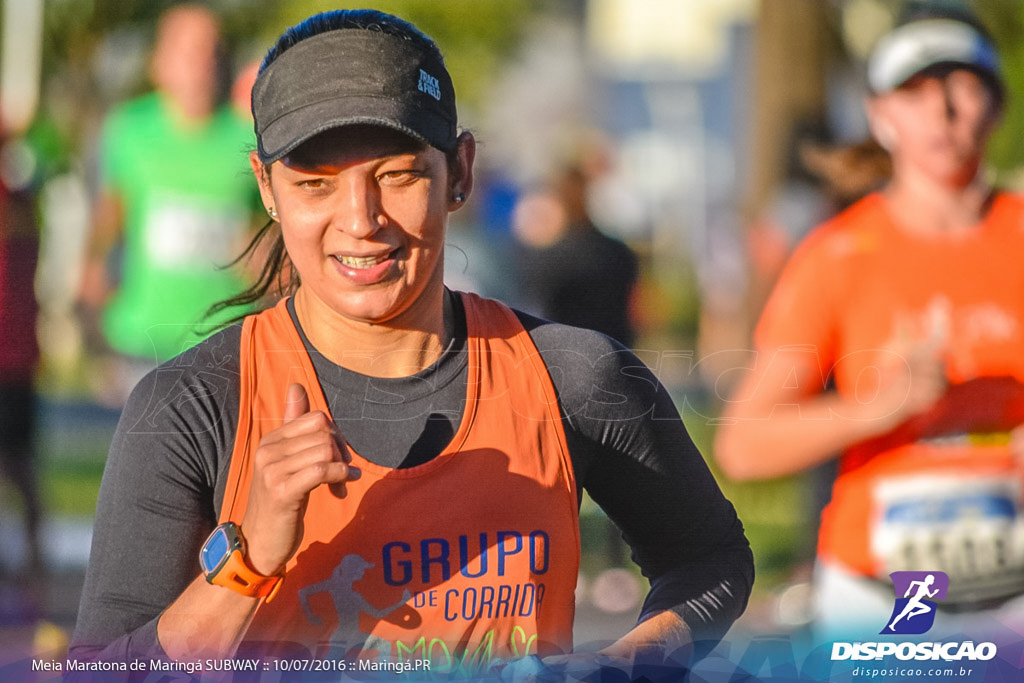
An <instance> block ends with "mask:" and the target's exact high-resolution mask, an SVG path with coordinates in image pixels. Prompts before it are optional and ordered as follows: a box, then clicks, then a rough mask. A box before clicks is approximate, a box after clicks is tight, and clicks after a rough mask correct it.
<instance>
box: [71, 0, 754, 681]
mask: <svg viewBox="0 0 1024 683" xmlns="http://www.w3.org/2000/svg"><path fill="white" fill-rule="evenodd" d="M253 114H254V118H255V122H256V123H255V125H256V130H257V131H258V133H257V151H254V152H253V153H252V155H251V157H250V160H251V164H252V171H253V173H254V174H255V176H256V178H257V179H258V180H259V183H260V190H261V196H262V198H263V201H264V206H265V207H266V210H267V213H268V215H269V216H270V217H271V221H270V222H269V223H268V224H267V225H266V227H265V229H264V231H263V232H261V233H260V234H259V235H258V236H257V238H256V239H255V240H254V242H253V243H252V244H251V245H250V248H255V245H256V244H258V243H259V242H260V240H261V239H262V238H266V240H267V241H269V242H270V243H271V244H272V247H271V248H269V249H268V251H267V253H268V254H269V260H268V261H267V263H266V268H265V270H264V271H263V273H262V278H261V279H260V280H259V281H258V282H257V283H256V284H255V285H254V286H253V287H252V288H250V289H249V290H247V291H246V292H244V293H243V294H242V295H240V298H242V299H243V300H246V301H248V302H250V303H257V302H264V301H265V300H266V297H265V295H266V293H267V292H268V291H271V290H278V289H279V290H281V291H282V293H283V294H285V295H287V296H285V298H283V299H282V300H281V301H280V302H279V303H277V304H276V305H274V306H272V307H271V308H269V309H266V310H264V311H262V312H260V313H258V314H254V315H250V316H247V317H246V318H245V319H244V321H243V322H242V323H241V324H236V325H232V326H228V327H226V328H225V329H223V330H222V331H219V332H217V333H216V334H215V335H214V336H213V337H210V338H209V339H207V340H204V341H203V342H201V343H200V344H199V345H198V346H197V347H195V348H194V349H193V350H192V351H190V362H189V363H180V364H178V365H175V370H177V371H176V372H161V371H159V370H158V371H155V372H151V373H149V374H148V375H147V376H146V377H145V378H144V379H143V381H142V382H141V383H140V385H139V386H138V387H137V389H136V390H135V391H134V392H133V393H132V397H131V399H130V400H129V401H128V403H127V405H126V406H125V410H124V413H123V415H122V418H121V421H120V423H119V426H118V430H117V433H116V434H115V436H114V439H113V442H112V445H111V451H110V456H109V459H108V464H107V468H106V470H105V473H104V481H103V485H102V487H101V494H100V500H99V503H98V506H97V515H96V525H95V531H94V534H93V539H92V542H93V545H92V554H91V557H90V564H89V569H88V573H87V576H86V581H85V587H84V589H83V595H82V602H81V608H80V610H79V616H78V623H77V626H76V630H75V636H74V642H73V643H72V646H71V650H70V656H71V657H73V658H77V659H83V660H97V659H98V660H107V661H116V662H125V661H132V660H135V659H143V660H146V661H149V660H150V659H153V658H162V659H170V660H183V661H192V660H195V659H197V658H199V657H205V656H218V657H220V656H227V655H230V654H233V653H234V652H235V651H236V648H237V647H239V643H240V642H242V641H243V640H244V641H246V644H247V646H251V647H253V648H255V649H256V650H257V651H261V650H262V652H263V653H264V654H279V655H283V656H289V657H290V656H294V653H296V651H297V650H296V648H300V649H301V651H304V652H306V655H304V656H309V654H311V653H312V654H315V655H316V656H318V657H319V656H323V655H324V653H327V654H329V655H330V658H331V659H334V660H340V659H341V658H342V657H343V656H345V655H348V656H350V657H353V659H350V660H349V661H352V662H354V661H355V660H354V658H355V657H359V658H361V659H369V660H377V661H384V662H389V661H390V662H394V661H402V660H403V659H404V660H405V661H408V660H409V659H410V658H413V657H415V658H422V657H430V658H432V659H434V661H435V669H436V670H439V671H438V673H454V674H456V675H466V676H473V675H476V674H479V673H481V672H483V671H485V670H488V669H490V670H492V672H493V670H494V669H496V668H499V667H504V666H506V665H508V664H509V662H510V660H516V661H519V662H520V664H519V665H518V666H522V667H525V671H524V673H526V674H529V673H531V671H534V672H535V671H536V670H531V669H530V667H532V666H534V665H539V663H538V660H537V656H548V655H551V656H552V657H564V656H565V655H566V654H569V653H571V654H572V656H573V657H574V659H573V660H572V661H571V662H566V661H565V659H564V658H563V659H554V660H547V661H546V662H545V665H546V666H550V667H560V666H567V665H573V664H581V665H583V666H589V667H594V666H596V665H598V664H600V663H601V662H604V661H608V660H610V659H612V660H614V661H615V662H619V663H624V664H625V665H627V666H629V665H631V663H641V662H643V663H651V664H654V665H657V666H659V667H660V666H663V661H664V660H665V659H666V658H668V659H669V660H670V661H669V663H668V664H664V666H672V667H674V668H675V670H676V671H679V667H680V666H685V664H686V661H687V660H688V658H689V656H690V655H691V654H692V652H693V651H694V649H698V650H699V648H698V647H697V646H695V642H701V644H703V645H706V644H707V643H708V642H716V641H717V640H718V639H719V638H721V636H722V635H723V634H724V633H725V632H726V630H728V628H729V627H730V626H731V624H732V623H733V621H734V620H735V619H736V618H737V617H738V616H739V615H740V613H742V611H743V609H744V607H745V605H746V600H747V597H748V595H749V590H750V586H751V583H752V580H753V576H752V558H751V555H750V549H749V545H748V543H747V541H746V538H745V536H744V533H743V529H742V524H741V523H740V521H739V520H738V518H737V517H736V514H735V510H734V509H733V507H732V505H731V504H730V503H729V501H728V500H727V499H726V498H725V497H724V496H723V495H722V493H721V491H720V490H719V488H718V486H717V483H716V482H715V481H714V479H713V478H712V476H711V474H710V472H709V470H708V468H707V466H706V464H705V462H704V460H703V458H702V457H701V454H700V453H699V451H698V450H697V449H696V447H695V446H694V445H693V443H692V441H691V440H690V438H689V435H688V434H687V432H686V429H685V426H684V425H683V423H682V420H680V418H679V415H678V412H677V411H676V409H675V406H674V405H673V404H672V402H671V399H670V398H669V397H668V395H667V392H666V391H664V389H663V388H661V386H660V384H659V383H658V381H657V379H656V378H655V377H654V376H653V374H652V373H651V372H650V370H649V369H647V368H646V367H644V366H643V364H642V363H641V362H640V361H639V360H638V359H637V358H636V357H635V356H634V355H633V354H631V353H629V352H628V351H626V350H625V349H623V348H622V347H621V345H619V344H617V343H615V342H614V341H613V340H611V339H609V338H608V337H605V336H603V335H600V334H598V333H595V332H592V331H589V330H581V329H578V328H573V327H569V326H566V325H559V324H554V323H550V322H548V321H544V320H539V319H537V318H534V317H532V316H528V315H526V314H522V313H519V312H516V311H513V310H511V309H509V308H507V307H506V306H504V305H503V304H501V303H499V302H497V301H494V300H486V299H482V298H481V297H479V296H477V295H473V294H466V293H460V292H455V291H452V290H450V289H448V288H447V287H446V286H445V284H444V281H443V272H444V260H445V248H446V234H447V227H448V223H449V217H450V215H451V214H452V213H454V212H456V211H461V210H463V208H464V207H465V204H466V201H467V200H468V198H469V197H470V195H471V193H472V191H473V188H474V175H473V163H474V159H475V156H476V142H475V138H474V137H473V135H472V134H471V133H469V132H467V131H460V128H459V122H458V113H457V107H456V97H455V91H454V85H453V84H452V82H451V79H450V76H449V74H448V71H447V68H446V66H445V62H444V58H443V56H442V55H441V52H440V50H439V48H438V47H437V45H436V44H435V43H434V42H433V41H432V40H431V39H430V38H428V37H427V36H425V35H424V34H422V33H421V32H420V31H419V30H418V29H417V28H416V27H414V26H412V25H411V24H408V23H407V22H405V21H403V20H401V19H399V18H398V17H395V16H392V15H388V14H384V13H381V12H377V11H373V10H336V11H333V12H325V13H322V14H318V15H314V16H313V17H310V18H309V19H307V20H305V21H304V22H302V23H300V24H299V25H297V26H294V27H292V28H290V29H288V30H287V31H286V32H285V33H284V34H283V35H282V36H281V38H279V40H278V42H277V43H276V44H275V45H274V46H273V47H272V48H271V49H270V51H268V53H267V56H266V59H265V60H264V62H263V65H262V67H261V70H260V74H259V76H258V78H257V80H256V84H255V86H254V89H253ZM236 300H237V298H236ZM171 362H172V363H173V362H174V361H171ZM165 367H166V366H165ZM594 386H601V387H602V388H604V389H606V390H607V391H609V392H614V393H616V394H617V395H618V396H621V397H622V399H623V400H621V401H616V402H613V403H598V402H595V401H592V400H591V390H592V387H594ZM185 396H187V397H188V400H174V401H166V400H164V399H165V397H185ZM584 488H585V489H586V490H587V491H588V492H589V493H590V494H591V495H592V496H593V498H594V500H595V501H597V502H599V503H600V504H601V505H602V506H604V507H605V509H606V510H607V511H608V514H609V516H611V517H612V518H613V519H615V520H616V522H617V523H619V524H620V526H621V527H622V528H623V531H624V532H626V534H627V536H628V538H629V540H630V545H631V549H632V550H633V552H634V556H635V557H636V559H637V562H638V564H639V565H640V566H641V567H642V568H643V569H644V572H645V575H646V576H647V577H648V578H649V580H650V582H651V587H650V591H649V593H648V595H647V598H646V600H645V602H644V605H643V607H642V610H641V612H640V615H639V619H638V621H637V623H636V624H635V625H634V626H633V627H632V628H631V629H630V630H629V631H628V632H627V633H625V634H622V635H621V637H619V636H618V635H617V636H616V640H614V642H612V643H610V644H609V643H602V644H601V645H600V647H601V648H602V649H601V651H600V652H594V651H589V652H588V651H586V648H581V649H583V650H584V651H582V652H575V651H574V649H573V648H574V644H573V642H572V641H573V620H574V615H575V585H576V580H577V577H578V575H579V574H578V573H579V563H580V545H579V544H580V529H579V518H578V514H579V504H580V496H581V493H580V492H581V491H582V490H583V489H584ZM541 586H543V588H541ZM513 588H514V591H515V596H517V597H514V598H513ZM541 593H542V594H543V597H542V598H541ZM541 601H542V602H543V610H541ZM516 603H518V605H519V606H518V608H513V609H510V607H511V605H513V604H516ZM502 605H505V608H504V609H503V608H502ZM594 649H596V648H594ZM243 651H244V650H243ZM413 653H414V654H413ZM527 655H534V656H530V657H528V656H527ZM520 660H521V661H520ZM432 673H433V672H432ZM508 673H509V674H510V675H514V674H513V672H508Z"/></svg>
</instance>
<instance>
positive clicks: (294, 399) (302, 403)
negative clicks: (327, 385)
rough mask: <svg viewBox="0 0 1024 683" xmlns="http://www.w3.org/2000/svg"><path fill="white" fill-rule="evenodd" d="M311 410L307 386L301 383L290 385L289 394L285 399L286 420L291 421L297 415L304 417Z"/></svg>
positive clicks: (286, 421)
mask: <svg viewBox="0 0 1024 683" xmlns="http://www.w3.org/2000/svg"><path fill="white" fill-rule="evenodd" d="M308 412H309V397H308V396H307V395H306V388H305V387H304V386H302V385H301V384H297V383H294V382H293V383H292V384H290V385H288V394H287V396H286V397H285V400H284V422H285V424H287V423H289V422H291V421H292V420H294V419H295V418H297V417H302V416H303V415H305V414H306V413H308Z"/></svg>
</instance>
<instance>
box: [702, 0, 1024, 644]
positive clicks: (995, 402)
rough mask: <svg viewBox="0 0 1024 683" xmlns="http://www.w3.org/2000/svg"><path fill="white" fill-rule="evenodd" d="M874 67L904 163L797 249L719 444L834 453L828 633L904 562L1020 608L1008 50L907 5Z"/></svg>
mask: <svg viewBox="0 0 1024 683" xmlns="http://www.w3.org/2000/svg"><path fill="white" fill-rule="evenodd" d="M868 80H869V84H870V86H871V88H872V91H873V95H872V97H871V98H870V100H869V101H868V104H867V108H868V116H869V120H870V123H871V127H872V131H873V133H874V135H875V137H876V138H877V140H878V141H879V143H881V144H882V145H883V146H884V147H885V148H886V149H887V150H888V151H889V153H890V155H891V157H892V162H893V175H892V178H891V180H890V182H889V183H888V184H887V185H886V186H885V188H884V189H883V190H882V191H880V192H878V193H875V194H871V195H869V196H868V197H866V198H865V199H863V200H862V201H860V202H859V203H857V204H855V205H854V206H852V207H851V208H849V209H848V210H847V211H845V212H844V213H842V214H840V215H839V216H838V217H836V218H835V219H833V220H831V221H829V222H827V223H826V224H824V225H822V226H821V227H819V228H818V229H817V230H816V231H815V232H814V233H812V234H811V235H810V236H809V237H808V238H807V239H806V241H805V242H804V243H803V244H802V245H801V246H800V247H799V248H798V250H797V252H796V253H795V254H794V255H793V258H792V260H791V261H790V263H789V264H788V265H787V267H786V269H785V271H784V273H783V275H782V277H781V278H780V281H779V283H778V285H777V287H776V289H775V291H774V292H773V294H772V296H771V298H770V300H769V302H768V304H767V306H766V308H765V311H764V313H763V316H762V319H761V321H760V323H759V325H758V328H757V330H756V334H755V344H756V349H757V352H758V356H757V362H756V367H754V368H753V370H752V371H751V372H750V373H749V375H748V376H747V377H746V378H745V379H744V381H743V382H742V383H741V384H740V386H739V387H738V389H737V391H736V393H735V394H734V395H733V396H732V397H731V400H730V401H729V402H728V404H727V409H726V411H725V418H726V420H727V424H725V425H723V426H722V427H721V428H720V430H719V432H718V434H717V438H716V443H715V452H716V456H717V458H718V460H719V462H720V463H721V465H722V467H723V468H724V470H725V471H726V473H727V474H729V475H730V476H732V477H735V478H738V479H756V478H767V477H775V476H781V475H787V474H791V473H795V472H799V471H802V470H804V469H807V468H810V467H812V466H814V465H816V464H819V463H822V462H824V461H826V460H828V459H830V458H833V457H835V456H836V455H839V454H841V456H842V459H841V461H840V467H839V475H838V477H837V480H836V482H835V485H834V487H833V492H832V500H831V502H830V503H829V505H828V506H827V508H826V510H825V513H824V514H823V517H822V522H821V528H820V536H819V545H818V563H817V567H816V578H815V581H816V584H817V588H818V595H819V614H818V623H819V624H820V625H821V626H822V627H823V628H824V629H825V630H826V631H827V632H835V631H836V629H841V628H844V627H845V628H847V629H849V630H851V631H852V632H853V633H859V634H860V635H863V627H865V623H866V625H867V626H868V627H871V628H874V629H875V631H874V632H875V633H877V632H878V629H879V628H881V626H883V625H884V623H885V620H886V618H887V616H888V615H889V612H890V611H891V609H892V598H893V591H892V585H891V583H889V581H888V578H889V574H890V572H893V571H897V570H915V571H928V570H937V571H943V572H946V573H947V574H948V575H949V578H950V587H949V595H948V596H947V599H946V601H945V603H944V604H946V605H955V607H956V609H957V610H959V611H961V612H962V611H964V610H967V611H969V612H979V611H981V612H983V613H985V614H986V615H989V614H993V613H994V614H995V615H997V616H1000V615H1009V614H1013V613H1014V612H1016V614H1017V615H1020V614H1022V613H1024V610H1022V609H1021V598H1020V596H1021V594H1022V592H1024V546H1022V543H1024V535H1022V524H1024V517H1022V515H1024V511H1022V503H1021V491H1022V464H1021V463H1022V461H1021V460H1020V459H1019V457H1017V456H1015V453H1014V449H1013V448H1012V446H1011V440H1012V438H1013V436H1012V435H1013V433H1014V429H1015V428H1016V427H1018V425H1020V424H1021V423H1024V385H1022V384H1021V383H1022V382H1024V297H1022V296H1021V293H1022V292H1024V271H1022V269H1021V268H1020V263H1019V259H1020V254H1021V253H1024V201H1022V200H1021V199H1020V198H1018V197H1016V196H1012V195H1010V194H1007V193H1004V192H1000V191H997V190H995V189H993V188H992V187H991V186H990V185H989V183H988V181H987V180H986V177H985V174H984V172H983V169H982V160H983V155H984V152H985V147H986V143H987V141H988V139H989V136H990V135H991V133H992V132H993V130H994V129H995V127H996V125H997V123H998V121H999V115H1000V112H1001V110H1002V104H1003V94H1004V89H1003V85H1002V82H1001V79H1000V75H999V68H998V65H997V60H996V54H995V50H994V48H993V46H992V43H991V42H990V40H989V38H988V37H987V35H986V34H985V33H984V31H983V29H982V28H981V27H980V26H978V25H977V24H976V23H975V22H974V21H973V19H972V18H970V17H966V16H961V15H951V14H942V15H940V14H918V15H913V16H911V17H909V18H908V19H907V20H906V21H904V22H903V23H901V25H899V26H897V27H896V28H895V29H894V30H893V31H892V32H891V33H890V34H888V35H887V36H886V37H884V38H883V39H882V40H881V41H880V42H879V44H878V45H877V47H876V48H875V50H874V52H873V54H872V56H871V58H870V61H869V64H868ZM987 610H992V611H987ZM940 617H941V615H940ZM960 623H962V622H960ZM951 628H955V626H951ZM858 629H859V630H858Z"/></svg>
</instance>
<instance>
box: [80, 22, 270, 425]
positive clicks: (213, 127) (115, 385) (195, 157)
mask: <svg viewBox="0 0 1024 683" xmlns="http://www.w3.org/2000/svg"><path fill="white" fill-rule="evenodd" d="M220 41H221V38H220V27H219V23H218V19H217V17H216V16H215V15H214V14H213V13H212V12H211V11H210V10H209V9H206V8H203V7H201V6H198V5H189V4H184V5H178V6H175V7H174V8H172V9H170V10H168V11H167V12H166V13H165V14H164V15H163V16H162V17H161V19H160V21H159V23H158V25H157V30H156V41H155V47H154V50H153V55H152V61H151V68H150V76H151V80H152V83H153V85H154V86H155V88H156V89H155V90H154V91H153V92H150V93H148V94H145V95H142V96H140V97H138V98H136V99H134V100H131V101H129V102H127V103H125V104H123V105H121V106H120V107H118V108H117V109H116V110H115V111H113V112H111V113H110V114H109V115H108V117H107V119H106V121H105V122H104V128H103V132H102V141H101V151H100V167H101V169H100V170H101V192H100V197H99V199H98V202H97V205H96V207H95V210H94V219H93V226H92V233H91V236H90V240H89V243H88V246H87V252H86V260H85V263H84V267H83V277H82V284H81V291H80V299H81V301H82V302H83V304H84V305H85V309H86V313H87V318H88V319H87V321H86V328H87V329H88V330H91V331H92V332H93V334H94V336H100V337H102V339H103V341H104V343H105V344H106V345H108V346H109V348H110V349H111V350H112V351H113V355H112V356H111V358H110V359H111V361H112V367H111V368H108V370H109V372H107V373H106V374H105V375H104V376H103V377H102V378H101V379H102V381H103V386H102V387H101V388H100V392H101V397H102V395H103V394H106V395H107V398H108V401H109V402H111V403H114V404H117V405H120V403H122V402H123V400H124V398H125V397H126V396H127V393H128V392H129V391H130V389H131V387H132V386H134V384H135V383H136V382H137V381H138V380H139V379H140V378H141V377H142V375H143V374H145V372H147V371H148V370H150V369H152V368H153V367H155V366H156V365H157V364H158V363H159V362H162V361H165V360H167V359H168V358H172V357H174V356H175V355H177V354H178V353H180V352H181V351H183V350H184V349H186V348H188V347H189V346H191V345H192V344H194V343H195V342H196V341H198V340H199V339H201V338H202V337H204V336H205V334H206V333H207V332H208V330H209V329H211V328H210V327H207V328H206V330H204V329H202V328H201V327H200V325H199V323H200V322H201V321H202V318H203V315H204V314H205V312H206V310H207V308H208V307H209V306H210V305H211V304H213V303H214V302H216V301H219V300H221V299H224V298H227V297H230V296H232V295H233V294H236V293H238V292H239V291H241V290H242V289H243V288H244V282H243V280H242V278H241V276H240V275H239V273H238V272H237V271H235V270H231V269H226V268H225V266H227V264H229V263H230V262H231V261H232V259H233V257H234V256H235V255H236V254H237V253H238V252H239V250H240V245H243V244H244V242H245V240H246V239H247V237H248V236H249V234H250V232H251V231H250V228H251V226H252V221H253V209H254V207H258V206H259V205H258V204H257V203H256V202H257V192H256V184H255V182H254V181H253V178H252V175H251V173H249V171H248V167H247V162H246V154H247V152H248V150H249V149H251V148H252V139H253V138H252V123H251V120H250V119H249V117H248V116H247V115H240V114H239V113H238V112H236V111H235V109H234V108H233V107H232V106H231V105H230V104H229V103H227V102H225V101H223V100H224V99H225V98H224V97H222V94H223V93H222V92H221V90H223V88H222V87H221V86H222V84H221V80H222V79H221V74H220V65H221V63H222V60H221V54H220V51H221V44H220Z"/></svg>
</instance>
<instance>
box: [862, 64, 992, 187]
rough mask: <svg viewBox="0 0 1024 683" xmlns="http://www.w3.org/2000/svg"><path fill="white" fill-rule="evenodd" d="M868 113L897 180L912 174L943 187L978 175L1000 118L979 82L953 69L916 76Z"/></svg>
mask: <svg viewBox="0 0 1024 683" xmlns="http://www.w3.org/2000/svg"><path fill="white" fill-rule="evenodd" d="M868 113H869V116H870V118H871V123H872V129H873V130H874V133H875V135H876V137H877V138H878V141H879V142H880V143H881V144H882V145H883V146H884V147H886V149H888V150H889V152H890V153H891V154H892V157H893V166H894V170H895V172H896V173H897V174H899V173H900V170H901V169H903V170H908V169H913V170H914V171H915V172H918V173H923V174H925V175H926V176H928V177H931V178H932V179H933V180H935V181H938V182H941V183H943V184H954V185H963V184H965V183H967V182H970V181H971V180H972V179H973V178H974V177H975V175H976V174H977V171H978V168H979V166H980V164H981V160H982V157H983V155H984V153H985V146H986V144H987V143H988V139H989V136H990V135H991V134H992V131H993V130H994V129H995V126H996V124H997V122H998V113H999V112H998V107H997V105H996V101H995V96H994V94H993V92H992V90H991V88H990V87H989V86H988V85H986V83H985V82H984V81H983V80H982V78H981V77H980V76H978V75H977V74H975V73H974V72H972V71H969V70H967V69H952V70H941V71H931V72H928V71H925V72H923V73H921V74H918V75H917V76H914V77H913V78H911V79H910V80H909V81H907V82H906V83H905V84H903V85H902V86H900V87H899V88H897V89H896V90H894V91H893V92H890V93H887V94H885V95H880V96H877V97H875V98H874V99H873V100H872V101H871V102H870V103H869V108H868Z"/></svg>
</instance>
